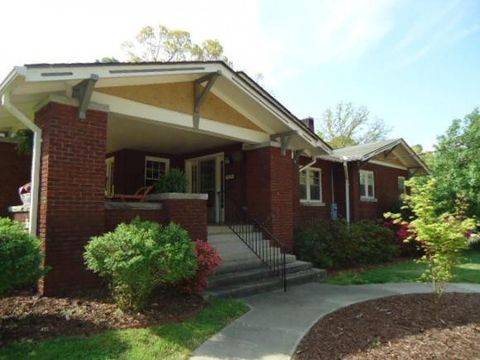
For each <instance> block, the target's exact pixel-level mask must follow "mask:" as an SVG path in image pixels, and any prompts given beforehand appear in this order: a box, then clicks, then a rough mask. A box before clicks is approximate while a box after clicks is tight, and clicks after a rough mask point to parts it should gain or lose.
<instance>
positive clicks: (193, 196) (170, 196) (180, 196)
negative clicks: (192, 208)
mask: <svg viewBox="0 0 480 360" xmlns="http://www.w3.org/2000/svg"><path fill="white" fill-rule="evenodd" d="M146 200H147V201H160V200H208V194H198V193H160V194H152V195H147V197H146Z"/></svg>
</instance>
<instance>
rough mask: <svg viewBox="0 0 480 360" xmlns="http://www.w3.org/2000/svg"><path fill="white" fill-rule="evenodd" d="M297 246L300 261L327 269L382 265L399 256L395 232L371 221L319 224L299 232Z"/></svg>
mask: <svg viewBox="0 0 480 360" xmlns="http://www.w3.org/2000/svg"><path fill="white" fill-rule="evenodd" d="M295 246H296V254H297V255H298V257H299V258H300V259H302V260H306V261H310V262H312V263H313V264H315V265H316V266H318V267H321V268H326V269H339V268H348V267H354V266H361V265H368V264H376V263H382V262H386V261H390V260H392V259H393V258H394V257H395V256H397V255H398V246H396V245H395V240H394V234H393V232H392V231H391V230H390V229H388V228H385V227H383V226H380V225H378V224H375V223H373V222H368V221H360V222H357V223H352V224H347V223H346V222H344V221H324V220H322V221H318V222H316V223H313V224H310V225H308V226H306V227H304V228H302V229H300V230H299V231H297V233H296V235H295Z"/></svg>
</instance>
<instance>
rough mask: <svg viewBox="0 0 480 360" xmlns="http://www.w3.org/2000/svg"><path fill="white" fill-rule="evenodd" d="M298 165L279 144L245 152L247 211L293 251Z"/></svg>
mask: <svg viewBox="0 0 480 360" xmlns="http://www.w3.org/2000/svg"><path fill="white" fill-rule="evenodd" d="M295 166H296V165H295V163H294V161H293V159H292V156H291V153H290V152H289V151H288V152H287V154H286V155H282V154H281V150H280V149H279V148H276V147H265V148H261V149H255V150H251V151H247V152H246V202H247V208H248V211H249V212H250V213H251V215H252V216H254V217H255V218H256V219H257V220H259V221H260V222H264V224H265V225H266V226H267V228H268V229H269V231H270V232H271V233H272V234H273V235H274V236H275V237H276V238H278V239H279V240H280V241H282V242H283V243H284V244H285V245H286V246H287V247H288V249H289V251H293V229H294V215H295V214H294V211H295V205H294V203H295V198H297V200H298V193H297V189H296V187H298V183H295V180H296V177H295V176H293V174H294V169H295Z"/></svg>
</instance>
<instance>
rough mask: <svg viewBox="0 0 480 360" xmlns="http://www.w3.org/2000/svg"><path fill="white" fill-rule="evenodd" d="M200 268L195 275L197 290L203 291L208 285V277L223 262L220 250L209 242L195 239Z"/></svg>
mask: <svg viewBox="0 0 480 360" xmlns="http://www.w3.org/2000/svg"><path fill="white" fill-rule="evenodd" d="M195 254H196V256H197V262H198V268H197V273H196V276H195V290H196V291H198V292H202V291H203V290H205V289H206V288H207V286H208V277H209V276H210V275H212V274H213V273H214V272H215V270H216V269H217V268H218V267H219V266H220V265H221V264H222V258H221V257H220V255H219V253H218V251H217V250H216V249H215V248H214V247H213V246H211V245H210V244H209V243H208V242H206V241H202V240H197V241H195Z"/></svg>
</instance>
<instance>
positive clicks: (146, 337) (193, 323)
mask: <svg viewBox="0 0 480 360" xmlns="http://www.w3.org/2000/svg"><path fill="white" fill-rule="evenodd" d="M247 310H248V307H247V305H245V304H243V303H241V302H239V301H236V300H222V299H215V298H213V299H210V304H209V305H208V306H207V308H205V309H204V310H203V311H201V312H200V313H199V314H198V315H197V316H195V317H194V318H192V319H190V320H188V321H185V322H182V323H177V324H170V325H162V326H152V327H148V328H144V329H127V330H111V331H106V332H104V333H101V334H98V335H92V336H89V337H85V336H75V337H59V338H55V339H52V340H47V341H43V342H39V343H17V344H13V345H10V346H8V347H5V348H1V349H0V359H2V360H3V359H36V360H37V359H89V360H90V359H102V360H107V359H142V360H147V359H187V358H188V357H189V355H190V354H191V352H192V350H193V349H195V348H196V347H198V346H199V345H200V344H202V343H203V342H204V341H205V340H206V339H208V338H209V337H210V336H212V335H213V334H215V333H216V332H218V331H219V330H220V329H222V328H223V327H224V326H225V325H227V324H228V323H230V322H231V321H233V320H234V319H236V318H237V317H239V316H240V315H242V314H244V313H245V312H246V311H247Z"/></svg>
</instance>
